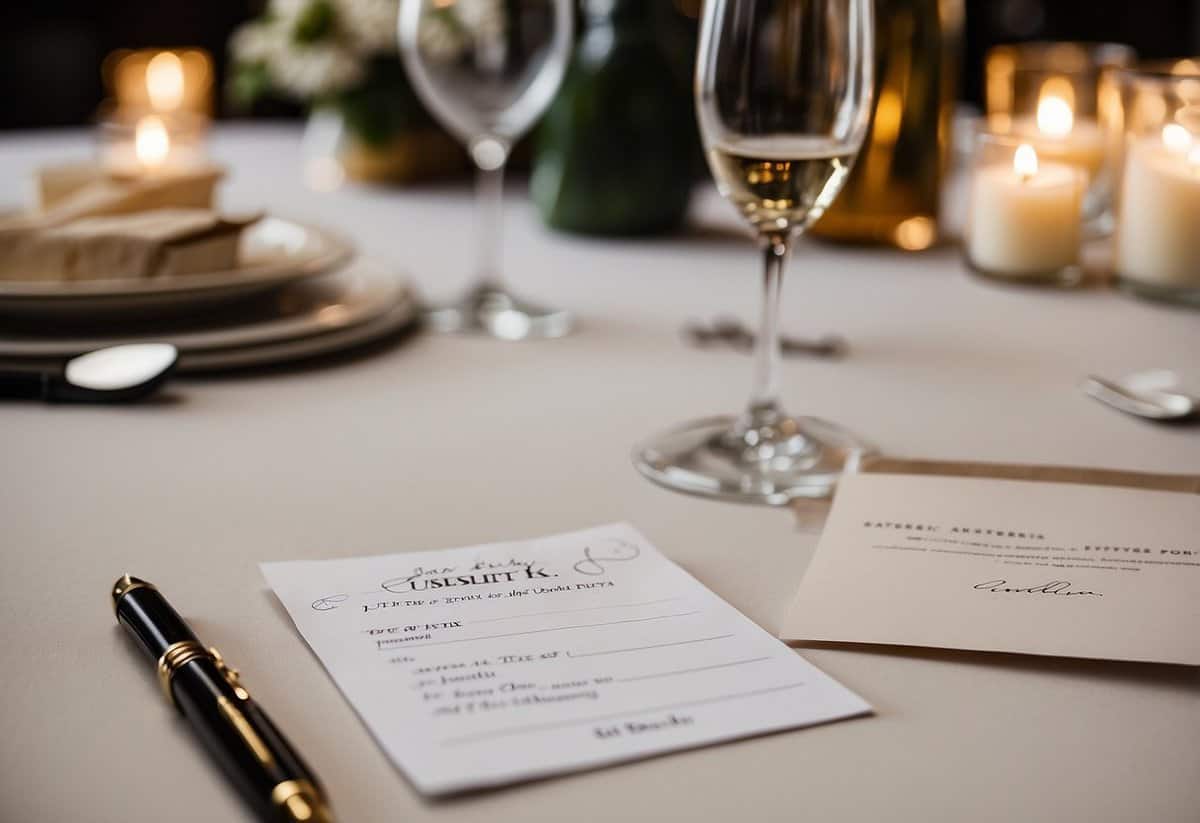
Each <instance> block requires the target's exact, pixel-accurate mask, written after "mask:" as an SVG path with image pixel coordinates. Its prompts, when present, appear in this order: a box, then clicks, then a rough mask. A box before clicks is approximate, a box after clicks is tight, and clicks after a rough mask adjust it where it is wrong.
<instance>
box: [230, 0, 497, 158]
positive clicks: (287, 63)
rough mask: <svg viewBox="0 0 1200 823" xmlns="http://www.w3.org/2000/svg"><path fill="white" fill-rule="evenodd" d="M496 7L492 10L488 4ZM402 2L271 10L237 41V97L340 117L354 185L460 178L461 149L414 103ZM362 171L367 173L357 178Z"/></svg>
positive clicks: (338, 0) (274, 6) (314, 3)
mask: <svg viewBox="0 0 1200 823" xmlns="http://www.w3.org/2000/svg"><path fill="white" fill-rule="evenodd" d="M485 2H486V0H485ZM399 6H400V0H269V3H268V6H267V8H266V11H265V13H264V14H263V15H262V16H261V17H260V18H258V19H256V20H252V21H250V22H248V23H245V24H243V25H242V26H241V27H240V28H238V29H237V30H236V31H235V32H234V34H233V36H232V38H231V40H230V44H229V45H230V52H231V55H232V63H233V65H232V72H231V79H230V87H229V93H230V96H231V97H232V99H233V101H234V102H235V103H236V104H239V105H241V106H245V107H248V106H250V105H251V104H253V103H254V102H255V101H257V100H259V99H262V98H266V97H270V96H281V97H285V98H289V99H291V100H294V101H296V102H299V103H301V104H304V105H305V106H307V107H309V108H310V109H311V110H312V111H314V112H317V111H320V112H322V113H328V112H330V111H332V112H335V113H336V115H337V116H338V117H339V118H340V119H341V121H342V122H343V123H344V126H345V131H346V132H347V133H348V136H349V137H350V138H352V139H353V144H352V145H351V147H350V149H349V150H346V151H345V153H348V154H352V155H354V157H352V158H351V161H352V162H351V166H352V167H351V168H349V169H348V171H349V172H350V173H351V176H360V177H375V178H377V177H400V178H416V177H425V176H429V175H430V174H435V173H440V172H443V171H449V170H452V169H455V168H458V167H459V166H460V165H461V162H460V160H459V158H458V156H457V149H456V147H455V146H454V145H453V144H452V143H451V142H450V140H449V138H448V137H446V136H445V135H444V133H442V132H441V131H440V129H438V127H437V126H436V125H435V124H434V123H433V121H432V119H431V118H430V117H429V115H428V114H427V113H426V111H425V109H424V108H423V107H422V105H421V103H420V101H419V100H418V99H417V97H416V95H415V94H414V93H413V91H412V89H411V87H410V86H409V84H408V80H407V78H406V77H405V74H404V69H403V67H402V65H401V63H400V58H399V55H398V54H397V45H396V22H397V17H398V15H399ZM355 168H358V169H360V170H361V171H362V173H361V174H355V173H354V172H355Z"/></svg>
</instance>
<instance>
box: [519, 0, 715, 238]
mask: <svg viewBox="0 0 1200 823" xmlns="http://www.w3.org/2000/svg"><path fill="white" fill-rule="evenodd" d="M583 5H584V28H583V34H582V36H581V37H580V40H579V43H578V44H577V46H576V49H575V53H574V55H573V57H572V59H571V65H570V67H569V68H568V70H567V76H566V78H565V79H564V81H563V87H562V90H561V91H560V92H559V94H558V97H557V98H555V100H554V102H553V103H552V104H551V106H550V109H549V111H548V112H547V113H546V116H545V118H544V120H543V121H542V125H541V128H540V130H539V133H538V138H537V143H536V146H535V151H534V161H533V176H532V178H531V181H530V188H531V190H532V194H533V200H534V202H535V203H536V204H537V207H538V209H539V210H540V211H541V214H542V218H543V219H544V220H545V221H546V223H547V224H549V225H550V226H553V227H554V228H558V229H563V230H565V231H572V232H582V233H588V234H610V235H632V234H653V233H659V232H668V231H671V230H673V229H675V228H677V227H678V226H679V225H680V224H681V223H682V222H683V218H684V216H685V214H686V212H687V204H688V197H689V195H690V193H691V187H692V181H693V178H694V168H693V163H692V160H693V156H694V153H695V142H696V139H697V138H696V121H695V115H694V112H693V108H692V102H691V93H690V90H689V89H688V87H687V85H686V82H684V81H682V79H681V78H680V76H679V74H678V73H677V72H676V71H675V70H674V67H673V66H672V64H671V62H670V60H669V59H668V57H667V55H666V54H665V53H663V51H662V50H661V49H660V47H659V44H658V39H657V38H656V36H655V11H656V9H657V8H659V7H660V6H661V5H665V4H660V2H659V0H584V4H583Z"/></svg>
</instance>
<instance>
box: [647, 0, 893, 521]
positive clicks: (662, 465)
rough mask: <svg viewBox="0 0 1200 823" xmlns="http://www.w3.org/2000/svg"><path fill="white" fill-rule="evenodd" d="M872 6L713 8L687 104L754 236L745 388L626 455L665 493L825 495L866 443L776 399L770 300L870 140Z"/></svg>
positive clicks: (740, 497) (746, 3)
mask: <svg viewBox="0 0 1200 823" xmlns="http://www.w3.org/2000/svg"><path fill="white" fill-rule="evenodd" d="M872 55H873V43H872V2H871V0H708V2H706V3H705V7H704V19H703V22H702V25H701V29H700V46H699V51H698V53H697V57H696V108H697V111H698V117H699V121H700V132H701V136H702V137H703V140H704V147H705V151H706V153H707V156H708V164H709V167H710V168H711V169H712V173H713V177H714V178H716V182H717V187H718V188H719V189H720V191H721V194H723V195H724V196H725V197H726V198H727V199H728V200H729V201H730V202H731V203H733V204H734V205H735V206H736V207H737V208H738V210H739V211H740V212H741V213H742V215H743V216H744V217H745V219H746V220H747V221H748V222H749V223H750V225H751V226H752V227H753V229H754V231H755V233H756V235H757V237H758V243H759V246H760V248H761V250H762V255H763V286H764V288H763V305H762V321H761V329H760V332H759V335H758V337H757V338H756V342H755V352H754V359H755V369H754V381H753V389H752V391H751V395H750V401H749V403H748V404H747V407H746V410H745V411H744V412H743V413H742V414H741V415H737V416H726V417H710V418H706V419H702V420H696V421H692V422H690V423H686V424H684V425H683V426H680V427H678V428H675V429H672V430H670V431H667V432H664V433H662V434H660V435H658V436H657V437H654V438H652V439H651V440H649V441H647V442H646V443H644V444H642V445H640V446H638V447H637V448H636V449H635V450H634V462H635V464H636V465H637V467H638V469H639V470H640V471H641V472H642V473H643V474H645V475H646V476H647V477H649V478H650V479H651V480H654V481H655V482H657V483H660V484H662V485H664V486H667V487H669V488H672V489H675V490H678V491H684V492H690V493H693V494H700V495H707V496H711V497H718V498H723V499H727V500H737V501H743V502H753V503H770V504H784V503H787V502H788V501H790V500H792V499H794V498H798V497H824V496H827V495H828V494H829V493H830V492H831V491H832V489H833V486H834V485H835V484H836V483H837V479H838V477H839V476H840V475H841V473H842V471H843V470H844V469H846V468H847V467H848V466H852V465H853V464H854V463H855V462H856V461H857V460H859V459H860V458H861V457H862V456H863V455H864V454H866V453H867V451H868V447H867V446H866V445H865V444H864V443H863V442H862V441H860V440H859V439H858V438H857V437H855V436H854V435H853V434H851V433H850V432H848V431H846V430H845V429H843V428H842V427H840V426H838V425H836V424H834V423H830V422H827V421H824V420H819V419H816V418H812V417H795V416H792V415H790V414H788V413H787V412H785V411H784V410H783V408H782V406H781V405H780V402H779V384H778V362H779V329H778V316H779V298H780V287H781V284H782V277H783V269H784V264H785V262H786V261H787V258H788V252H789V248H790V246H791V244H792V241H793V240H794V239H795V238H796V236H797V235H799V234H800V233H801V232H803V231H804V230H805V229H807V228H808V227H809V226H810V225H812V224H813V223H814V222H816V220H817V219H818V218H819V217H820V216H821V215H822V214H823V213H824V211H825V209H826V208H828V207H829V204H830V203H832V202H833V200H834V198H835V197H837V194H838V192H839V191H840V190H841V188H842V184H843V183H844V182H845V179H846V175H847V174H848V173H849V171H850V167H851V165H852V164H853V162H854V158H855V156H856V155H857V153H858V150H859V147H860V146H861V145H862V141H863V137H864V135H865V134H866V130H867V124H868V119H869V116H870V110H871V107H870V102H871V89H872V77H871V73H872V60H873V57H872Z"/></svg>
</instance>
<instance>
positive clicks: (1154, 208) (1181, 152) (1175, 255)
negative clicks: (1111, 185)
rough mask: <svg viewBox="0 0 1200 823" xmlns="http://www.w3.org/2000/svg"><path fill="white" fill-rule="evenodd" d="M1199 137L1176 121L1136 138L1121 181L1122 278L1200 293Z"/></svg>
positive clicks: (1118, 251)
mask: <svg viewBox="0 0 1200 823" xmlns="http://www.w3.org/2000/svg"><path fill="white" fill-rule="evenodd" d="M1198 218H1200V136H1196V135H1193V134H1191V133H1190V132H1189V131H1188V130H1187V129H1185V128H1184V127H1183V126H1181V125H1179V124H1178V123H1169V124H1167V125H1166V126H1163V128H1162V131H1161V133H1160V135H1159V136H1158V137H1142V138H1138V139H1135V140H1133V141H1132V142H1131V143H1130V145H1129V147H1128V149H1127V151H1126V155H1125V170H1124V174H1123V175H1122V178H1121V199H1120V218H1119V220H1118V222H1117V232H1116V269H1117V273H1118V274H1119V275H1120V276H1121V278H1122V279H1124V280H1129V281H1136V282H1137V283H1144V284H1148V285H1151V286H1161V287H1167V288H1179V287H1191V288H1197V289H1200V219H1198Z"/></svg>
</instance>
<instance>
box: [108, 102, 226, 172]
mask: <svg viewBox="0 0 1200 823" xmlns="http://www.w3.org/2000/svg"><path fill="white" fill-rule="evenodd" d="M207 131H208V118H207V117H204V116H201V115H196V114H193V113H191V112H186V111H179V112H174V113H172V114H162V113H155V112H149V111H145V110H141V111H132V110H128V109H120V108H118V109H114V110H112V111H111V112H108V113H106V114H102V115H101V117H100V120H99V126H98V132H97V144H96V150H97V154H98V160H99V164H100V166H101V168H102V169H104V171H106V172H108V173H110V174H115V175H119V176H140V175H162V174H171V173H182V172H190V171H195V170H197V169H201V168H203V167H206V166H208V165H209V163H208V160H207V151H206V142H207Z"/></svg>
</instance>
